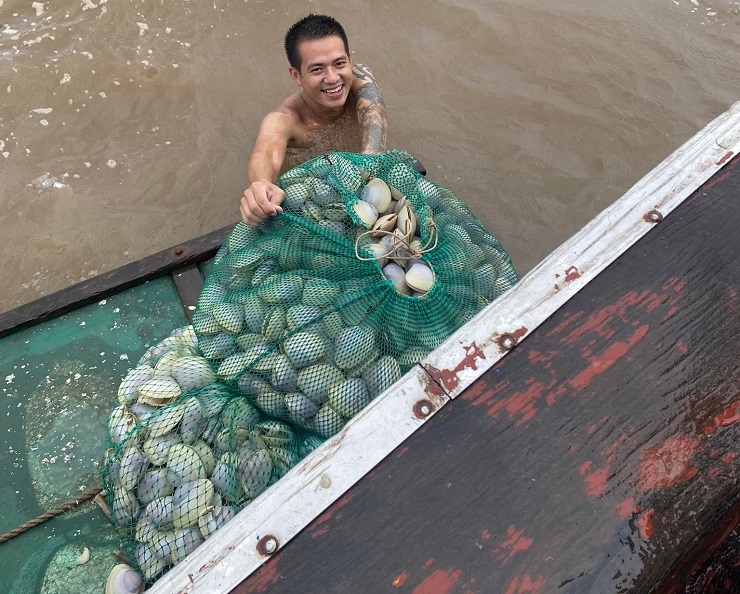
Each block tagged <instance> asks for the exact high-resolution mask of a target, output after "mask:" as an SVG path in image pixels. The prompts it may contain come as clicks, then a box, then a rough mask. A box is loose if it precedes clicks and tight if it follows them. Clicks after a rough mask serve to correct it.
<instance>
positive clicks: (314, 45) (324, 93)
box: [290, 35, 352, 109]
mask: <svg viewBox="0 0 740 594" xmlns="http://www.w3.org/2000/svg"><path fill="white" fill-rule="evenodd" d="M298 52H299V53H300V56H301V69H300V71H298V70H296V69H295V68H290V76H291V77H292V78H293V80H294V81H295V83H296V84H297V85H298V86H300V87H301V88H302V89H303V94H304V96H305V97H306V100H307V101H310V102H313V103H318V104H319V105H321V106H323V107H328V108H330V109H338V108H341V107H344V104H345V102H346V101H347V97H348V96H349V91H350V88H351V87H352V60H351V59H350V57H349V56H348V55H347V53H346V52H345V51H344V43H342V40H341V39H340V38H339V37H337V36H336V35H332V36H331V37H325V38H323V39H316V40H313V41H303V42H301V43H300V45H299V46H298Z"/></svg>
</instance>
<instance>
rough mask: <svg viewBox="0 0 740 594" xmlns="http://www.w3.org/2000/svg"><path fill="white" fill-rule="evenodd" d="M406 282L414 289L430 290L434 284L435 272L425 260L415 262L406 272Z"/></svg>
mask: <svg viewBox="0 0 740 594" xmlns="http://www.w3.org/2000/svg"><path fill="white" fill-rule="evenodd" d="M405 280H406V284H407V285H408V286H409V287H410V288H411V289H413V290H414V291H423V292H426V291H429V289H431V288H432V285H433V284H434V272H433V271H432V269H431V268H430V266H429V265H428V264H427V263H426V262H424V261H421V260H420V261H417V262H414V263H413V264H412V265H411V267H410V268H409V269H408V271H407V272H406V276H405Z"/></svg>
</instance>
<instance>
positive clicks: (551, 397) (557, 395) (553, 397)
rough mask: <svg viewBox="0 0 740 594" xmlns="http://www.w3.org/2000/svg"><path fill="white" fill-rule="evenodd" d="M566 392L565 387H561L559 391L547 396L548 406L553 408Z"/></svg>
mask: <svg viewBox="0 0 740 594" xmlns="http://www.w3.org/2000/svg"><path fill="white" fill-rule="evenodd" d="M565 392H566V390H565V386H559V387H558V389H557V390H555V391H554V392H551V393H550V394H548V395H547V397H546V398H545V402H547V405H548V406H552V405H553V404H555V401H556V400H557V399H558V398H560V397H561V396H562V395H563V394H565Z"/></svg>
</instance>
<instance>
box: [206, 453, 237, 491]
mask: <svg viewBox="0 0 740 594" xmlns="http://www.w3.org/2000/svg"><path fill="white" fill-rule="evenodd" d="M238 466H239V457H238V456H237V455H236V454H234V453H233V452H228V453H225V454H223V455H222V456H221V458H220V459H219V461H218V462H217V463H216V466H215V468H214V469H213V473H212V474H211V483H212V484H213V487H214V489H215V490H216V493H219V494H220V495H221V496H222V497H223V498H224V499H225V500H226V501H229V502H236V501H239V500H240V499H241V498H242V497H243V494H242V487H241V481H240V479H239V473H238Z"/></svg>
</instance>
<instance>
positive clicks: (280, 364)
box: [270, 355, 298, 392]
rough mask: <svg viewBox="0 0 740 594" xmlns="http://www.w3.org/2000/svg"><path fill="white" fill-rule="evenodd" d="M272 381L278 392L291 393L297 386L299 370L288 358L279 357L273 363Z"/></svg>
mask: <svg viewBox="0 0 740 594" xmlns="http://www.w3.org/2000/svg"><path fill="white" fill-rule="evenodd" d="M270 381H271V383H272V385H273V386H274V387H275V389H276V390H279V391H280V392H291V391H293V390H295V388H296V385H297V381H298V370H297V369H296V368H295V367H293V365H291V363H290V360H289V359H288V357H286V356H285V355H279V356H278V357H276V359H275V362H274V363H273V367H272V375H271V377H270Z"/></svg>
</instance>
